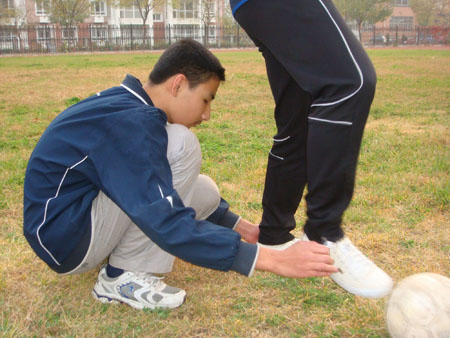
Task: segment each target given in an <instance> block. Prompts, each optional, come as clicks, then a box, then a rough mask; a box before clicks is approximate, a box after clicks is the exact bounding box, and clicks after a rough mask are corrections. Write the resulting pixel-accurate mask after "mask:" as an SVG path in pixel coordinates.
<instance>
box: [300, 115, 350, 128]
mask: <svg viewBox="0 0 450 338" xmlns="http://www.w3.org/2000/svg"><path fill="white" fill-rule="evenodd" d="M308 119H310V120H315V121H320V122H327V123H334V124H344V125H346V126H351V125H352V124H353V123H352V122H347V121H333V120H325V119H318V118H317V117H310V116H308Z"/></svg>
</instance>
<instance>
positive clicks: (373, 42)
mask: <svg viewBox="0 0 450 338" xmlns="http://www.w3.org/2000/svg"><path fill="white" fill-rule="evenodd" d="M376 30H377V28H376V27H375V25H373V34H372V45H374V46H375V45H376V41H377V39H376V38H375V36H376Z"/></svg>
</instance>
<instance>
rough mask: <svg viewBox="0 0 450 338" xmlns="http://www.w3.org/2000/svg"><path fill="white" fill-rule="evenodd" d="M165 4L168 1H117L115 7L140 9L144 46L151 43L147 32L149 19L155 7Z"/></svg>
mask: <svg viewBox="0 0 450 338" xmlns="http://www.w3.org/2000/svg"><path fill="white" fill-rule="evenodd" d="M165 2H166V1H164V0H116V1H115V2H114V4H115V6H117V7H121V8H123V7H125V8H126V7H133V6H135V7H136V8H137V9H138V11H139V15H140V17H141V19H142V28H143V35H144V44H147V41H150V40H149V38H148V30H147V20H148V17H149V15H150V13H151V11H152V10H153V9H154V8H155V7H159V6H161V5H164V3H165Z"/></svg>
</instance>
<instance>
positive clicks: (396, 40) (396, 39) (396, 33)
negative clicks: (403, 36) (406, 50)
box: [395, 25, 398, 45]
mask: <svg viewBox="0 0 450 338" xmlns="http://www.w3.org/2000/svg"><path fill="white" fill-rule="evenodd" d="M395 42H396V43H397V45H398V25H396V26H395Z"/></svg>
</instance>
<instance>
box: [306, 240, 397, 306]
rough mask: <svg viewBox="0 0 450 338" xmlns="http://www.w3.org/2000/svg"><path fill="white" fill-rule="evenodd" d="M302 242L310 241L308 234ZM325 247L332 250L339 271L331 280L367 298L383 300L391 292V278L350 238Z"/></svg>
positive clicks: (327, 242) (328, 242) (331, 253)
mask: <svg viewBox="0 0 450 338" xmlns="http://www.w3.org/2000/svg"><path fill="white" fill-rule="evenodd" d="M302 240H304V241H309V239H308V237H307V236H306V234H305V235H303V237H302ZM324 245H326V246H327V247H328V248H329V249H330V256H331V257H332V258H333V259H334V266H336V267H337V268H338V269H339V272H336V273H334V274H332V275H331V278H332V279H333V280H334V281H335V282H336V283H337V284H338V285H339V286H340V287H342V288H343V289H345V290H346V291H348V292H350V293H353V294H355V295H357V296H362V297H367V298H382V297H385V296H387V295H388V294H389V293H390V292H391V290H392V287H393V284H394V283H393V281H392V279H391V277H389V276H388V274H386V272H384V271H383V270H381V269H380V268H379V267H378V266H376V265H375V263H373V262H372V261H371V260H370V259H369V258H367V257H366V256H365V255H364V254H363V253H362V252H361V251H359V250H358V248H356V247H355V246H354V245H353V244H352V242H351V241H350V239H349V238H348V237H344V238H342V239H341V240H339V241H337V242H330V241H325V242H324Z"/></svg>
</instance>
